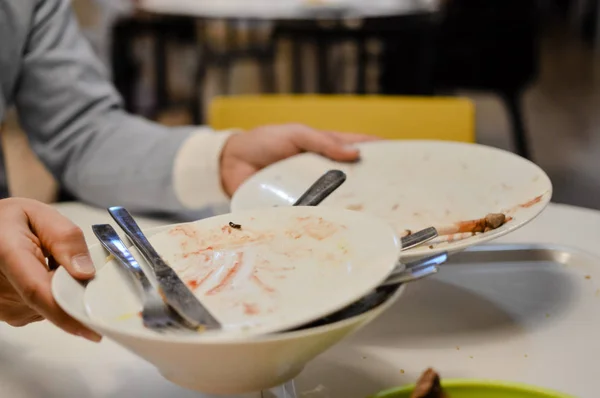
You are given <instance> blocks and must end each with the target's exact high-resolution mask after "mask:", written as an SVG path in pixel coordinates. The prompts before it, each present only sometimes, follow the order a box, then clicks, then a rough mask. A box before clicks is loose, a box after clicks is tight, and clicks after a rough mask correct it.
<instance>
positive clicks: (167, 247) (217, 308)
mask: <svg viewBox="0 0 600 398" xmlns="http://www.w3.org/2000/svg"><path fill="white" fill-rule="evenodd" d="M230 223H233V224H231V225H230ZM238 226H239V228H238ZM149 240H150V242H151V243H152V245H153V246H154V247H155V248H156V250H157V251H158V252H159V253H160V254H161V256H162V257H163V258H164V260H165V261H166V262H167V263H168V264H169V265H170V266H171V267H173V269H174V270H175V271H176V272H177V273H178V275H179V276H180V277H181V279H182V280H183V281H184V282H186V284H187V285H188V286H189V287H190V288H191V289H192V290H193V291H194V293H195V295H196V296H197V297H198V298H199V299H200V300H201V302H202V303H203V304H204V305H205V307H206V308H207V309H208V310H209V311H210V312H211V313H212V314H213V315H214V316H215V317H216V318H217V319H218V320H219V321H220V322H221V323H222V324H223V330H222V331H216V332H206V333H204V334H203V335H204V336H207V335H208V337H210V335H212V337H215V335H218V336H221V337H225V338H230V337H231V336H232V335H235V336H238V335H239V336H245V335H256V334H264V333H270V332H276V331H283V330H288V329H291V328H295V327H298V326H301V325H303V324H306V323H308V322H311V321H313V320H315V319H318V318H321V317H323V316H325V315H328V314H330V313H332V312H335V311H336V310H339V309H341V308H343V307H345V306H347V305H349V304H351V303H353V302H355V301H357V300H358V299H360V298H361V297H363V296H364V295H366V294H368V293H369V292H371V291H372V290H373V289H374V288H375V287H376V286H377V285H379V284H380V283H381V282H382V281H383V280H384V279H385V278H386V277H387V276H388V275H389V273H390V272H391V271H392V270H393V268H394V266H395V263H396V261H397V259H398V257H399V255H400V242H399V239H398V238H397V236H396V234H395V233H394V231H393V230H392V228H390V227H389V225H388V224H387V223H385V222H382V221H381V220H379V219H377V218H375V217H371V216H368V215H365V214H361V213H358V212H352V211H348V210H342V209H341V210H331V209H326V208H319V207H304V208H302V207H288V208H278V209H277V208H267V209H258V210H252V211H245V212H237V213H233V214H227V215H223V216H218V217H213V218H209V219H204V220H200V221H196V222H193V223H187V224H178V225H175V226H172V227H171V228H169V230H167V231H165V232H161V233H158V234H156V235H153V236H151V237H150V238H149ZM131 252H132V254H133V255H134V256H135V257H136V258H137V260H138V261H139V262H140V264H141V265H142V267H143V268H144V269H145V270H146V271H147V272H146V273H147V274H148V275H152V273H151V271H150V270H149V268H148V266H147V264H146V262H145V261H144V260H143V257H142V256H141V255H140V253H139V252H138V251H137V250H135V249H133V248H131ZM98 268H100V267H98ZM85 306H86V310H87V312H88V315H89V316H90V318H92V319H94V320H95V321H97V322H102V323H104V324H107V325H112V326H119V327H121V328H128V329H131V330H135V331H136V332H139V333H145V334H147V333H154V332H152V331H149V330H147V329H145V328H144V326H143V324H142V321H141V317H140V315H139V313H140V311H141V309H142V308H141V301H140V298H139V296H138V294H137V290H136V289H135V288H134V285H133V283H132V278H131V277H130V276H129V274H128V273H127V271H124V270H123V268H122V267H121V266H120V264H118V263H117V262H116V261H114V260H112V261H109V262H108V263H107V264H106V265H105V266H103V267H101V268H100V270H99V272H98V273H97V276H96V277H95V278H94V280H92V281H91V282H90V283H89V284H88V285H87V288H86V291H85ZM199 336H202V335H199Z"/></svg>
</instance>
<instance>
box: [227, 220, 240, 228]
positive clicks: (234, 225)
mask: <svg viewBox="0 0 600 398" xmlns="http://www.w3.org/2000/svg"><path fill="white" fill-rule="evenodd" d="M229 226H230V227H231V228H233V229H242V226H241V225H240V224H236V223H234V222H231V221H230V222H229Z"/></svg>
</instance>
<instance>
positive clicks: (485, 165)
mask: <svg viewBox="0 0 600 398" xmlns="http://www.w3.org/2000/svg"><path fill="white" fill-rule="evenodd" d="M359 147H360V150H361V160H360V162H357V163H354V164H339V163H336V162H333V161H331V160H328V159H325V158H324V157H321V156H319V155H316V154H311V153H305V154H301V155H298V156H295V157H292V158H290V159H287V160H284V161H282V162H279V163H276V164H274V165H272V166H270V167H267V168H265V169H264V170H262V171H261V172H259V173H257V174H256V175H254V176H253V177H251V178H250V179H248V180H247V181H246V182H245V183H244V184H243V185H242V186H241V187H240V188H239V189H238V191H237V192H236V193H235V195H234V197H233V199H232V204H231V207H232V210H233V211H239V210H245V209H255V208H260V207H272V206H290V205H291V204H292V203H294V202H295V201H296V199H297V198H298V197H299V196H300V195H301V194H302V192H304V190H305V189H306V187H308V186H310V184H311V183H312V182H313V181H314V180H315V179H316V178H318V177H319V176H321V175H322V174H323V173H324V172H326V171H327V170H330V169H332V168H337V169H340V170H342V171H344V172H345V173H346V174H347V176H348V178H347V180H346V182H345V183H344V185H342V186H341V187H340V188H339V189H338V190H337V191H336V192H334V193H333V194H332V195H331V196H330V197H329V198H327V199H325V201H323V203H322V205H321V206H331V207H338V208H346V209H349V210H356V211H361V212H367V213H370V214H372V215H375V216H378V217H380V218H381V219H383V220H385V221H387V222H389V223H391V224H392V226H393V228H394V229H395V230H396V232H397V234H398V235H399V236H404V235H405V234H407V233H408V231H416V230H420V229H423V228H427V227H430V226H435V227H436V228H438V229H440V230H445V231H451V230H457V229H458V228H459V227H461V226H464V225H465V223H464V222H465V221H470V220H478V219H481V218H484V217H485V216H486V215H487V214H490V213H504V214H505V215H506V216H507V220H509V221H508V222H506V223H505V224H504V225H503V226H501V227H500V228H498V229H494V230H491V231H488V232H485V233H477V234H475V235H473V234H471V233H456V234H444V235H443V236H440V237H439V238H438V239H436V240H435V241H433V242H429V243H428V244H426V245H423V246H420V247H416V248H412V249H408V250H406V251H405V252H404V253H403V257H418V256H424V255H428V254H432V253H440V252H443V251H448V252H454V251H458V250H462V249H465V248H467V247H469V246H472V245H475V244H478V243H482V242H485V241H489V240H491V239H495V238H498V237H500V236H502V235H505V234H507V233H509V232H511V231H513V230H515V229H517V228H520V227H522V226H523V225H525V224H526V223H528V222H529V221H531V220H532V219H534V218H535V217H536V216H537V215H538V214H539V213H540V212H541V211H542V210H543V209H544V208H545V207H546V205H547V204H548V203H549V201H550V198H551V196H552V184H551V182H550V179H549V178H548V176H547V175H546V173H544V171H543V170H542V169H540V168H539V167H538V166H536V165H535V164H533V163H531V162H529V161H527V160H525V159H523V158H521V157H519V156H516V155H514V154H512V153H510V152H506V151H502V150H499V149H495V148H490V147H486V146H482V145H476V144H464V143H455V142H442V141H378V142H370V143H364V144H360V145H359Z"/></svg>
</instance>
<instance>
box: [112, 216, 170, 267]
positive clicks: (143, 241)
mask: <svg viewBox="0 0 600 398" xmlns="http://www.w3.org/2000/svg"><path fill="white" fill-rule="evenodd" d="M108 212H109V213H110V215H111V216H112V218H113V219H114V220H115V222H116V223H117V224H119V227H121V229H123V231H124V232H125V234H126V235H127V237H128V238H129V239H131V241H132V242H133V244H134V245H135V247H137V249H138V250H139V251H140V252H141V253H142V255H143V256H144V257H145V258H146V260H147V261H148V263H149V264H150V266H151V267H152V268H153V270H154V272H157V271H160V270H161V269H162V268H164V267H168V265H167V264H165V262H164V260H163V259H162V257H161V256H160V255H159V254H158V253H157V252H156V250H155V249H154V247H152V245H151V244H150V242H149V241H148V238H146V235H144V233H143V232H142V230H141V229H140V227H139V225H138V224H137V222H135V220H134V219H133V217H132V216H131V214H130V213H129V212H128V211H127V209H125V208H123V207H120V206H114V207H110V208H109V209H108Z"/></svg>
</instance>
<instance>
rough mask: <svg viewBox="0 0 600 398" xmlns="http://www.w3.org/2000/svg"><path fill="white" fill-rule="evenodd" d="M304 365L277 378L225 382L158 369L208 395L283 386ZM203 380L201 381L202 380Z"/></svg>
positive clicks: (224, 394) (179, 383)
mask: <svg viewBox="0 0 600 398" xmlns="http://www.w3.org/2000/svg"><path fill="white" fill-rule="evenodd" d="M303 370H304V367H302V368H300V369H297V370H294V371H289V372H286V373H285V374H283V375H281V376H279V377H277V378H268V379H263V380H257V379H253V380H252V379H248V380H245V381H243V380H241V379H240V378H237V379H234V378H232V379H224V380H223V382H221V383H218V382H214V381H213V382H210V383H209V384H207V383H206V382H205V380H206V379H205V378H200V377H198V376H197V375H190V374H187V375H175V374H173V373H170V372H168V371H162V370H160V369H159V370H158V371H159V372H160V374H161V375H162V376H163V377H164V378H165V379H167V380H169V381H170V382H171V383H173V384H177V385H178V386H180V387H183V388H185V389H188V390H192V391H196V392H199V393H203V394H208V395H222V396H227V395H240V394H252V393H260V392H261V391H265V390H269V389H272V388H275V387H278V386H281V385H283V384H285V383H287V382H290V381H292V380H294V379H295V378H296V377H298V375H299V374H300V373H302V371H303ZM201 379H202V380H203V381H200V380H201Z"/></svg>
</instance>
